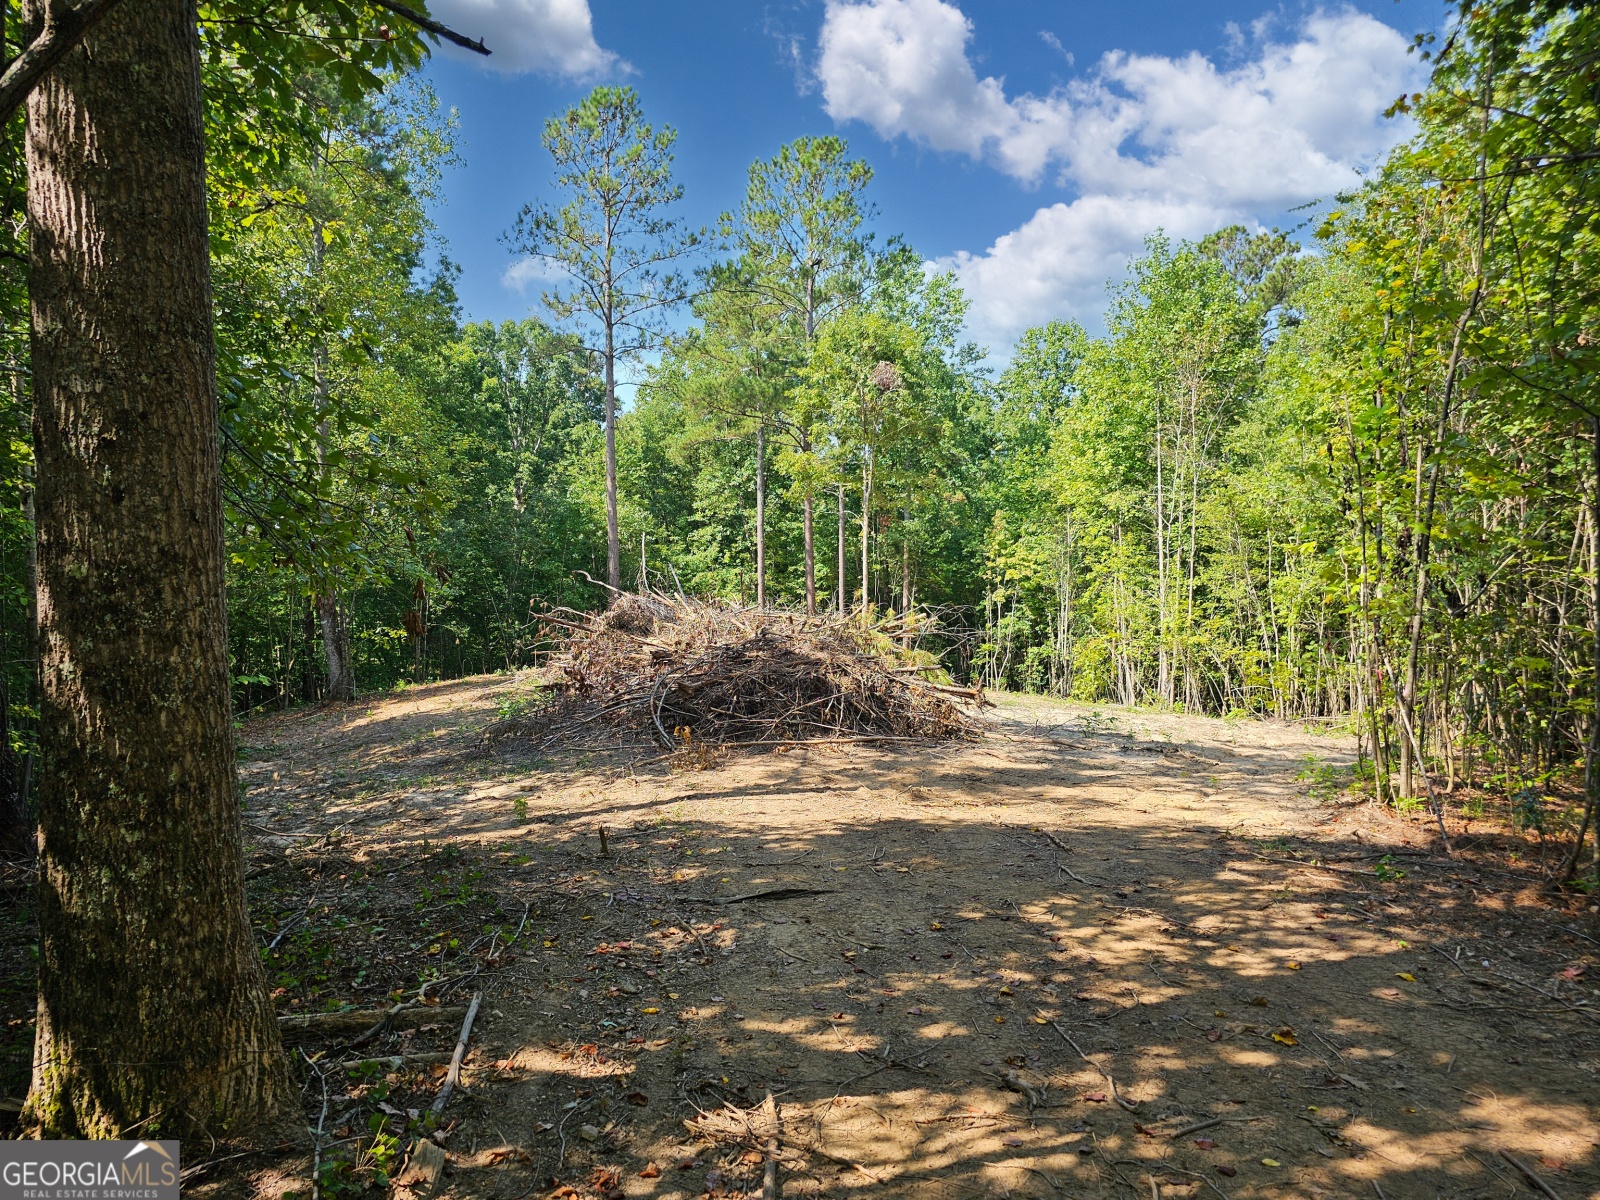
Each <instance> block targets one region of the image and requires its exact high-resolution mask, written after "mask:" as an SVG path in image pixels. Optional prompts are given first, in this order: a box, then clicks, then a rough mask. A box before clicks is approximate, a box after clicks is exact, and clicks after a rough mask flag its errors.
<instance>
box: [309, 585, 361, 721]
mask: <svg viewBox="0 0 1600 1200" xmlns="http://www.w3.org/2000/svg"><path fill="white" fill-rule="evenodd" d="M317 622H318V624H320V625H321V626H322V651H323V656H324V657H325V658H326V659H327V660H328V691H327V693H326V695H325V697H324V698H325V699H328V700H339V701H348V700H354V699H355V698H356V673H355V667H354V665H353V664H352V663H351V661H350V623H349V622H348V621H346V620H345V615H344V605H342V604H340V603H339V597H338V596H336V595H334V594H332V593H331V592H325V593H323V594H322V595H320V596H318V597H317Z"/></svg>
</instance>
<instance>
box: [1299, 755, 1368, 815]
mask: <svg viewBox="0 0 1600 1200" xmlns="http://www.w3.org/2000/svg"><path fill="white" fill-rule="evenodd" d="M1304 761H1305V765H1304V766H1303V767H1302V768H1301V769H1300V773H1299V774H1298V775H1297V776H1295V778H1297V779H1300V780H1302V781H1303V782H1305V783H1306V784H1307V785H1308V786H1307V787H1306V795H1307V796H1309V797H1311V799H1313V800H1316V801H1317V802H1319V803H1321V804H1329V803H1332V802H1333V801H1335V800H1337V799H1338V798H1339V797H1340V796H1341V795H1343V794H1344V791H1345V788H1346V787H1348V786H1349V784H1350V781H1351V778H1352V776H1353V775H1354V768H1352V767H1341V766H1338V765H1336V764H1334V763H1325V762H1319V761H1318V760H1317V756H1316V755H1315V754H1308V755H1306V757H1305V760H1304Z"/></svg>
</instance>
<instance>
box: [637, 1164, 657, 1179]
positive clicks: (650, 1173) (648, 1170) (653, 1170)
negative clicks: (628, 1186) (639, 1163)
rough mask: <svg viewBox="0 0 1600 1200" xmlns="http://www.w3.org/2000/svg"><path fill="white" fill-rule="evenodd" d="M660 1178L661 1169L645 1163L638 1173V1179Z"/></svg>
mask: <svg viewBox="0 0 1600 1200" xmlns="http://www.w3.org/2000/svg"><path fill="white" fill-rule="evenodd" d="M660 1177H661V1168H660V1167H658V1166H656V1165H655V1163H645V1165H644V1169H643V1170H642V1171H640V1172H639V1178H640V1179H659V1178H660Z"/></svg>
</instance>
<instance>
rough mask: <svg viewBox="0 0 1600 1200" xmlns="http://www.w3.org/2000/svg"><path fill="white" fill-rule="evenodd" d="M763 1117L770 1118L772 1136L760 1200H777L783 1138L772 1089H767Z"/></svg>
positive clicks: (767, 1147)
mask: <svg viewBox="0 0 1600 1200" xmlns="http://www.w3.org/2000/svg"><path fill="white" fill-rule="evenodd" d="M762 1107H763V1109H764V1112H763V1115H764V1116H770V1117H771V1118H772V1136H771V1137H769V1138H768V1139H767V1145H766V1152H767V1169H766V1172H765V1174H764V1175H763V1176H762V1180H761V1200H778V1144H779V1140H780V1139H781V1138H782V1137H783V1126H782V1125H781V1124H780V1123H779V1120H778V1105H777V1102H776V1101H774V1100H773V1098H772V1089H771V1088H768V1089H767V1099H766V1102H765V1103H764V1104H763V1106H762Z"/></svg>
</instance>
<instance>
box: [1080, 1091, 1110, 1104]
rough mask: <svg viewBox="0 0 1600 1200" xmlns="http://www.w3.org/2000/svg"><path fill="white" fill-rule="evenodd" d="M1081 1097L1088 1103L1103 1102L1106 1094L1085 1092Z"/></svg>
mask: <svg viewBox="0 0 1600 1200" xmlns="http://www.w3.org/2000/svg"><path fill="white" fill-rule="evenodd" d="M1083 1098H1084V1099H1085V1100H1087V1101H1088V1102H1089V1103H1090V1104H1104V1103H1105V1100H1106V1094H1105V1093H1104V1092H1085V1093H1084V1094H1083Z"/></svg>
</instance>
